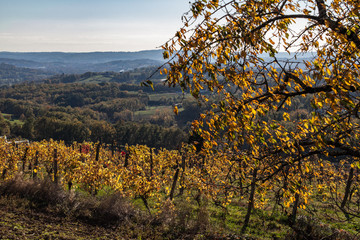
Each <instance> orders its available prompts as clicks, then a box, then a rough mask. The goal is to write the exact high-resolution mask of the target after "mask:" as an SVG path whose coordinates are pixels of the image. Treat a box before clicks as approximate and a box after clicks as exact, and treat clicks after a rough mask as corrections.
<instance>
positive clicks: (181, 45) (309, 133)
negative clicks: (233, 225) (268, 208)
mask: <svg viewBox="0 0 360 240" xmlns="http://www.w3.org/2000/svg"><path fill="white" fill-rule="evenodd" d="M359 19H360V6H359V3H358V1H357V0H346V1H343V0H328V1H326V0H302V1H299V0H297V1H296V0H223V1H219V0H196V1H194V2H193V3H192V4H191V10H190V11H189V12H188V13H187V14H185V15H184V16H183V22H184V27H182V28H181V29H180V30H179V31H178V32H177V33H176V35H175V37H174V38H172V39H170V41H169V42H167V43H166V44H164V46H163V49H164V58H166V59H169V60H168V62H167V64H168V66H166V69H164V70H162V72H163V73H165V74H167V80H166V83H167V84H168V85H169V86H175V85H179V86H181V87H182V89H183V90H184V91H186V90H188V91H190V93H191V94H192V95H193V96H194V97H195V98H196V99H198V101H199V102H207V101H208V99H209V94H208V92H210V93H212V94H213V95H218V96H220V99H221V100H220V101H218V102H215V103H214V104H213V105H212V110H209V111H207V112H206V113H205V114H202V115H201V118H200V119H199V120H197V121H194V122H193V123H192V127H193V129H194V130H196V131H197V132H198V134H200V135H201V136H202V138H203V139H204V140H205V141H204V144H203V146H204V151H210V150H215V151H223V152H228V153H232V154H234V159H233V161H234V162H236V163H237V166H238V169H237V168H235V167H234V169H236V170H237V171H241V172H245V173H246V174H247V175H243V176H242V177H241V181H242V182H243V183H248V184H249V185H251V194H250V196H249V208H248V213H251V209H252V208H253V206H254V204H255V203H254V194H261V193H259V192H256V186H258V185H260V184H262V185H263V186H262V189H264V188H268V189H269V188H271V187H273V186H267V187H264V186H265V185H264V184H266V183H267V182H268V181H270V180H271V179H274V178H276V179H278V180H279V182H281V184H283V186H284V188H282V190H281V189H280V188H279V189H280V190H279V191H280V192H282V196H284V197H283V198H286V196H287V199H288V200H287V201H285V200H284V201H285V203H284V205H285V206H286V205H287V206H290V205H292V206H293V210H292V218H291V219H295V216H296V210H297V208H298V207H299V206H300V205H301V199H302V202H305V203H306V201H307V198H308V193H309V189H308V188H309V186H307V185H306V184H305V182H306V181H309V176H318V173H317V172H316V171H317V170H319V169H320V168H321V167H322V166H323V164H324V163H323V159H324V157H338V159H339V157H348V158H347V159H348V160H346V161H345V162H343V161H342V162H341V163H342V164H344V163H346V164H352V165H351V166H357V167H359V161H358V160H359V157H360V141H359V138H360V129H359V127H360V125H359V122H360V121H359V118H360V117H359V108H360V98H359V96H360V95H359V93H360V81H359V74H360V70H359V67H360V65H359V53H360V38H359V31H360V20H359ZM284 52H285V53H284ZM145 84H151V81H148V82H147V83H145ZM309 98H310V102H311V106H312V108H311V112H310V114H304V116H303V117H301V118H299V117H296V118H295V117H294V118H293V117H292V116H290V114H289V113H288V109H289V108H291V106H292V103H293V102H296V101H297V102H298V101H299V100H300V101H303V99H309ZM275 113H281V115H282V117H281V119H271V118H269V116H270V115H274V114H275ZM265 119H270V120H265ZM317 156H320V157H322V158H318V157H317ZM332 160H336V159H332ZM318 177H321V176H318ZM350 182H351V181H350ZM251 195H252V196H251ZM341 205H342V206H345V205H344V204H341ZM341 210H343V211H344V212H347V211H349V210H348V209H345V208H344V207H341ZM357 214H358V213H357ZM248 215H249V216H250V214H247V216H248ZM247 222H248V219H247V220H246V221H245V226H244V228H243V230H245V229H246V225H247Z"/></svg>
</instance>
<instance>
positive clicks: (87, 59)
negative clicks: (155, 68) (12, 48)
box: [0, 50, 163, 64]
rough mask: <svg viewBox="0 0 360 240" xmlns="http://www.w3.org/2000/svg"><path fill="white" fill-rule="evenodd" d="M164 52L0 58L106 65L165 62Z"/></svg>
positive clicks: (12, 54) (22, 54) (23, 54)
mask: <svg viewBox="0 0 360 240" xmlns="http://www.w3.org/2000/svg"><path fill="white" fill-rule="evenodd" d="M162 52H163V50H146V51H139V52H88V53H66V52H0V58H9V59H18V60H29V61H35V62H63V63H94V64H95V63H104V62H111V61H117V60H135V59H152V60H157V61H163V57H162V56H163V55H162Z"/></svg>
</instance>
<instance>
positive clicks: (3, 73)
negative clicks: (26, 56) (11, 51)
mask: <svg viewBox="0 0 360 240" xmlns="http://www.w3.org/2000/svg"><path fill="white" fill-rule="evenodd" d="M51 75H53V73H50V72H46V71H43V70H39V69H31V68H23V67H16V66H14V65H10V64H5V63H0V85H12V84H16V83H21V82H36V81H41V80H43V79H45V78H48V77H50V76H51Z"/></svg>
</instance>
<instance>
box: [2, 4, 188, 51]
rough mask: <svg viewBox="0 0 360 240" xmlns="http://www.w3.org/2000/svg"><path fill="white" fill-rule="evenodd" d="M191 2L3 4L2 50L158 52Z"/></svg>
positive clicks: (180, 23) (177, 26)
mask: <svg viewBox="0 0 360 240" xmlns="http://www.w3.org/2000/svg"><path fill="white" fill-rule="evenodd" d="M189 8H190V5H189V0H0V51H15V52H52V51H61V52H91V51H141V50H151V49H158V48H159V47H160V46H161V45H162V44H164V43H165V42H166V41H167V40H169V39H170V38H171V37H172V36H173V35H174V34H175V32H176V31H177V30H178V29H179V28H180V27H181V26H182V22H181V16H182V15H183V13H185V12H186V11H188V10H189Z"/></svg>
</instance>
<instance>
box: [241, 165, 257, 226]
mask: <svg viewBox="0 0 360 240" xmlns="http://www.w3.org/2000/svg"><path fill="white" fill-rule="evenodd" d="M257 171H258V169H257V168H255V169H254V171H253V176H252V180H251V189H250V196H249V202H248V208H247V213H246V216H245V221H244V225H243V226H242V228H241V233H244V232H245V231H246V228H247V227H248V225H249V221H250V216H251V211H252V209H253V208H254V196H255V189H256V177H257Z"/></svg>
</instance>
